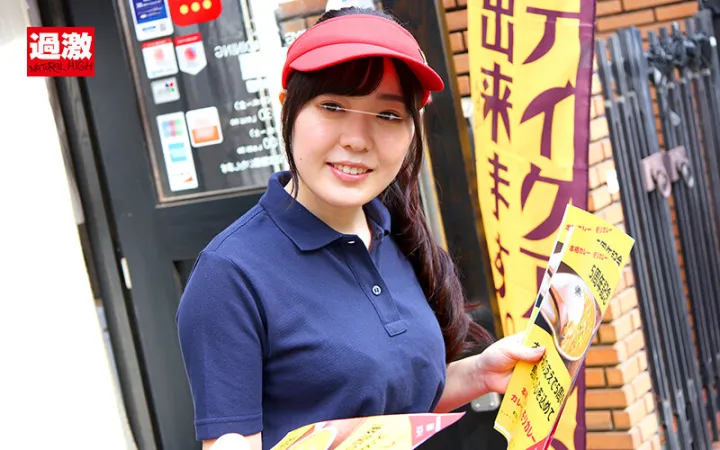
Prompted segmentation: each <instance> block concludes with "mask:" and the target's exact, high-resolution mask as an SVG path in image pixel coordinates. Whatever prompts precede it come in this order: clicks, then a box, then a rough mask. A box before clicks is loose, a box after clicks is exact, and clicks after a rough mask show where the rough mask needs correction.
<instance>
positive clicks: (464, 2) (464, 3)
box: [457, 0, 467, 7]
mask: <svg viewBox="0 0 720 450" xmlns="http://www.w3.org/2000/svg"><path fill="white" fill-rule="evenodd" d="M457 4H458V6H463V7H464V6H467V0H457Z"/></svg>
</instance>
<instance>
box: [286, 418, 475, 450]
mask: <svg viewBox="0 0 720 450" xmlns="http://www.w3.org/2000/svg"><path fill="white" fill-rule="evenodd" d="M464 414H465V413H449V414H430V413H428V414H397V415H388V416H372V417H358V418H353V419H343V420H332V421H328V422H318V423H314V424H312V425H307V426H304V427H301V428H298V429H296V430H293V431H291V432H290V433H288V434H287V435H286V436H285V437H284V438H283V440H282V441H280V442H279V443H278V444H277V445H276V446H275V447H273V448H272V450H371V449H386V448H391V449H394V450H411V449H414V448H417V447H418V446H419V445H420V444H422V443H423V442H425V441H427V440H428V439H429V438H430V437H432V436H433V435H435V434H437V433H438V432H439V431H440V430H442V429H444V428H447V427H449V426H450V425H452V424H454V423H455V422H457V421H458V420H460V418H461V417H462V416H463V415H464Z"/></svg>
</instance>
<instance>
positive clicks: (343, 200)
mask: <svg viewBox="0 0 720 450" xmlns="http://www.w3.org/2000/svg"><path fill="white" fill-rule="evenodd" d="M373 198H375V197H372V196H369V195H342V194H340V193H337V194H335V195H329V196H327V197H325V198H323V201H324V202H325V203H327V204H328V205H330V206H333V207H335V208H343V209H345V208H360V207H362V206H363V205H365V204H366V203H368V202H370V201H371V200H372V199H373Z"/></svg>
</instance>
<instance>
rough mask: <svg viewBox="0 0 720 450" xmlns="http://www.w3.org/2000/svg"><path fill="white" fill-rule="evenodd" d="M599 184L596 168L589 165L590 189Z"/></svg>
mask: <svg viewBox="0 0 720 450" xmlns="http://www.w3.org/2000/svg"><path fill="white" fill-rule="evenodd" d="M598 186H600V177H599V176H598V168H597V166H595V167H590V169H588V187H589V188H590V189H595V188H596V187H598Z"/></svg>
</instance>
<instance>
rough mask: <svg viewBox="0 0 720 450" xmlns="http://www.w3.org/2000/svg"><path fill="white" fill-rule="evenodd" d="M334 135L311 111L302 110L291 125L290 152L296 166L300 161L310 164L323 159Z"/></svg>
mask: <svg viewBox="0 0 720 450" xmlns="http://www.w3.org/2000/svg"><path fill="white" fill-rule="evenodd" d="M333 139H334V135H333V133H332V130H331V129H328V127H327V125H326V124H325V123H324V121H323V120H320V118H319V117H317V116H316V115H315V114H313V113H312V111H308V110H303V111H301V112H300V114H298V116H297V118H296V119H295V124H294V125H293V135H292V151H293V158H294V159H295V163H296V165H300V164H299V163H300V162H301V161H303V162H310V161H312V160H315V159H320V158H324V155H325V154H326V153H327V151H328V148H332V147H331V146H330V147H328V145H329V143H332V142H333Z"/></svg>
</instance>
